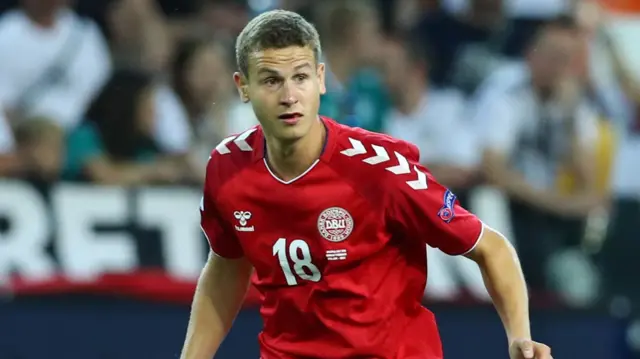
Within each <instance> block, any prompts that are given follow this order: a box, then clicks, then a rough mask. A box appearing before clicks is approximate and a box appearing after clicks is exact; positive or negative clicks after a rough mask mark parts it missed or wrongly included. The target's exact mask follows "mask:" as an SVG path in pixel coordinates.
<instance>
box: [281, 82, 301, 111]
mask: <svg viewBox="0 0 640 359" xmlns="http://www.w3.org/2000/svg"><path fill="white" fill-rule="evenodd" d="M292 87H293V84H291V83H290V82H285V83H284V85H283V86H282V94H281V97H280V104H281V105H284V106H287V107H289V106H291V105H295V104H296V103H297V102H298V99H297V97H296V96H295V91H294V90H293V88H292Z"/></svg>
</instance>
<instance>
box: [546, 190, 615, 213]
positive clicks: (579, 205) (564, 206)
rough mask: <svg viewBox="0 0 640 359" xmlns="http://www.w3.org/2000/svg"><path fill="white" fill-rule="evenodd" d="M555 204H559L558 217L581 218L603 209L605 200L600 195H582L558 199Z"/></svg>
mask: <svg viewBox="0 0 640 359" xmlns="http://www.w3.org/2000/svg"><path fill="white" fill-rule="evenodd" d="M557 202H558V204H559V207H558V210H559V211H560V213H558V214H559V215H561V216H570V217H576V216H577V217H583V216H587V215H589V214H590V213H591V212H592V211H593V210H595V209H597V208H599V207H603V206H604V205H605V203H606V200H605V197H604V196H602V195H598V194H583V195H574V196H569V197H566V198H559V199H558V201H557Z"/></svg>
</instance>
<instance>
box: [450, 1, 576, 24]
mask: <svg viewBox="0 0 640 359" xmlns="http://www.w3.org/2000/svg"><path fill="white" fill-rule="evenodd" d="M469 2H470V0H443V1H442V7H443V8H444V9H446V10H447V11H448V12H451V13H453V14H460V13H463V12H465V11H466V10H467V9H468V8H469ZM504 2H505V12H506V13H507V15H508V16H509V17H522V18H531V19H547V18H552V17H554V16H558V15H561V14H567V13H570V12H571V9H572V8H573V5H572V3H573V1H572V0H505V1H504Z"/></svg>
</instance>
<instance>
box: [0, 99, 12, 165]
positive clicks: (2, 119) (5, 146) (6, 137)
mask: <svg viewBox="0 0 640 359" xmlns="http://www.w3.org/2000/svg"><path fill="white" fill-rule="evenodd" d="M14 146H15V144H14V140H13V132H12V131H11V127H10V126H9V121H8V120H7V118H6V116H5V115H4V110H3V109H2V107H1V106H0V155H2V154H7V153H10V152H12V151H13V150H14Z"/></svg>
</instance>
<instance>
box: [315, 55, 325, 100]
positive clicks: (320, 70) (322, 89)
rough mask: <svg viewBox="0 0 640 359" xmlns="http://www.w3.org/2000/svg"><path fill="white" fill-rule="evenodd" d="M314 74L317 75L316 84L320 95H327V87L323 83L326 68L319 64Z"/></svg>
mask: <svg viewBox="0 0 640 359" xmlns="http://www.w3.org/2000/svg"><path fill="white" fill-rule="evenodd" d="M316 72H317V73H318V83H319V85H320V94H321V95H324V94H325V93H327V85H326V82H325V76H326V67H325V65H324V63H322V62H321V63H319V64H318V66H317V68H316Z"/></svg>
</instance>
